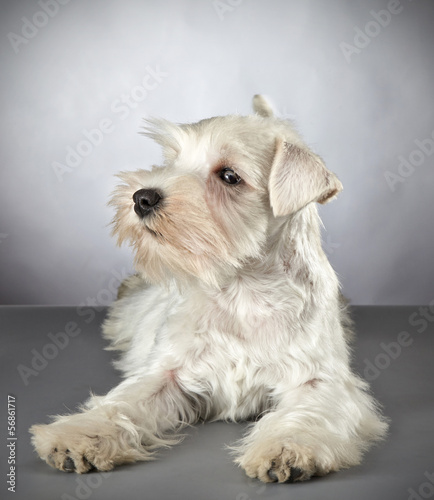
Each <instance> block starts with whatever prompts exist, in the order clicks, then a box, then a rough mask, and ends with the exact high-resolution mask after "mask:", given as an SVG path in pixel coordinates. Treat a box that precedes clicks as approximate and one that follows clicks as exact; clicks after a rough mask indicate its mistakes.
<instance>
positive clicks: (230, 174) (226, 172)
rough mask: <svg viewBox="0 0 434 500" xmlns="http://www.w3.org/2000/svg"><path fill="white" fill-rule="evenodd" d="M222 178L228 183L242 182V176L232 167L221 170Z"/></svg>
mask: <svg viewBox="0 0 434 500" xmlns="http://www.w3.org/2000/svg"><path fill="white" fill-rule="evenodd" d="M220 179H221V180H222V181H224V182H226V184H238V183H239V182H241V177H240V176H239V175H238V174H236V173H235V172H234V171H233V170H232V169H231V168H224V169H223V170H220Z"/></svg>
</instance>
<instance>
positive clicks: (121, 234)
mask: <svg viewBox="0 0 434 500" xmlns="http://www.w3.org/2000/svg"><path fill="white" fill-rule="evenodd" d="M253 107H254V111H255V114H254V115H251V116H223V117H214V118H210V119H206V120H202V121H200V122H198V123H193V124H188V125H175V124H173V123H171V122H168V121H165V120H148V121H147V126H146V128H145V135H147V136H148V137H151V138H153V139H154V140H155V141H157V142H158V143H159V144H160V145H161V146H162V148H163V154H164V158H165V162H164V164H163V166H158V167H157V166H154V167H153V168H152V170H150V171H149V170H139V171H136V172H124V173H121V174H120V175H119V177H120V178H121V180H122V181H123V184H122V185H120V186H119V187H118V188H117V189H116V191H115V192H114V194H113V198H112V200H111V204H112V205H114V206H115V207H116V216H115V219H114V231H113V232H114V233H116V234H117V236H118V242H119V243H122V242H123V241H125V240H127V241H129V242H130V243H131V244H132V245H133V246H134V247H135V252H136V257H135V264H136V269H137V271H138V272H139V273H141V274H142V275H143V277H144V278H145V279H147V280H148V281H150V282H152V283H155V282H161V281H167V280H171V279H173V278H175V279H179V280H180V281H181V282H185V281H186V280H189V279H200V280H202V281H204V282H206V283H208V284H213V285H219V284H221V283H222V282H224V281H225V278H227V277H228V276H233V275H234V273H236V270H237V269H239V268H240V267H242V266H244V265H245V264H246V262H249V260H251V259H257V258H259V257H260V258H264V256H265V255H266V254H267V252H268V251H269V249H268V248H267V236H268V235H269V229H270V227H271V226H273V224H275V222H276V220H281V219H282V218H287V217H290V216H291V215H292V214H294V213H295V212H298V211H299V210H302V209H303V208H304V207H305V206H307V205H308V204H310V203H312V202H315V201H316V202H319V203H325V202H327V201H329V200H330V199H331V198H333V197H334V196H335V195H336V194H337V193H338V192H339V191H340V190H341V189H342V185H341V183H340V182H339V180H338V179H337V178H336V176H335V175H334V174H333V173H332V172H330V171H329V170H327V169H326V168H325V166H324V164H323V162H322V160H321V159H320V158H319V157H318V156H316V155H315V154H314V153H312V152H311V151H310V150H309V149H308V148H307V146H306V145H305V144H304V143H303V142H302V140H301V139H300V137H299V136H298V135H297V133H296V132H295V131H294V130H293V129H292V128H291V126H290V125H289V124H288V123H287V122H284V121H282V120H279V119H276V118H274V117H273V114H272V111H271V108H270V107H269V105H268V103H267V102H266V101H265V99H264V98H263V97H261V96H255V97H254V101H253Z"/></svg>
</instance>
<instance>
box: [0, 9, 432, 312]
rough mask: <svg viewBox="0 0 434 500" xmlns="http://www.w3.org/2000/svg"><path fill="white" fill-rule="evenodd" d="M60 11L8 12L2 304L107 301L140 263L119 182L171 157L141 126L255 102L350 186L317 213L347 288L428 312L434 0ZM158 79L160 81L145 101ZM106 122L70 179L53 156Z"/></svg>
mask: <svg viewBox="0 0 434 500" xmlns="http://www.w3.org/2000/svg"><path fill="white" fill-rule="evenodd" d="M52 2H54V3H52V4H51V11H50V15H51V16H52V17H49V16H48V14H46V15H45V17H44V14H41V12H43V9H42V5H43V4H45V3H48V0H42V3H38V2H34V1H16V2H3V4H2V12H1V21H0V25H1V38H0V46H1V69H2V78H1V83H0V89H1V99H2V102H1V109H2V114H1V118H0V120H1V123H0V131H1V134H0V138H1V172H0V186H1V196H0V217H1V219H0V273H1V280H0V303H3V304H70V305H82V307H84V306H87V305H93V306H97V307H98V306H99V305H101V304H107V303H109V302H110V301H111V300H112V299H113V296H114V290H115V288H116V285H117V284H118V283H119V281H120V279H121V277H122V275H125V274H126V273H127V272H129V271H130V270H131V263H132V256H131V252H130V250H129V249H128V248H122V249H118V248H116V246H115V242H114V240H113V239H112V238H111V237H110V228H109V222H110V219H111V217H112V215H113V214H112V211H111V209H109V208H108V207H107V206H106V202H107V200H108V197H109V194H110V192H111V191H112V189H113V187H114V186H115V183H116V180H115V178H114V174H115V173H116V172H118V171H120V170H128V169H136V168H143V167H148V166H149V165H151V164H152V163H158V162H159V161H160V151H159V148H158V146H156V145H155V144H153V143H152V142H151V141H150V140H148V139H145V138H143V137H141V136H140V135H139V134H138V131H139V129H140V126H141V119H142V117H146V116H150V115H151V116H155V115H156V116H163V117H165V118H168V119H171V120H174V121H179V122H189V121H196V120H198V119H201V118H204V117H208V116H212V115H216V114H227V113H232V112H240V113H248V112H249V111H250V101H251V97H252V95H253V94H254V93H258V92H259V93H264V94H267V95H269V96H270V97H271V98H272V100H273V102H274V105H275V108H276V110H277V112H278V114H280V115H281V116H286V117H289V118H293V119H295V121H296V123H297V124H298V127H299V129H300V131H301V132H302V134H303V135H304V136H305V138H306V140H307V141H308V143H309V144H310V145H311V146H312V147H313V148H314V150H315V151H316V152H317V153H319V154H320V155H322V156H323V157H324V158H325V160H326V163H327V164H328V166H329V168H330V169H331V170H333V171H335V172H336V173H337V174H338V176H339V177H340V179H341V180H342V182H343V184H344V192H343V193H342V194H341V195H340V197H339V198H338V200H336V201H335V202H334V203H332V204H330V205H327V206H326V207H321V215H322V218H323V220H324V223H325V227H326V231H324V241H325V246H326V250H327V253H328V255H329V257H330V260H331V262H332V264H333V266H334V267H335V269H336V270H337V272H338V274H339V276H340V279H341V281H342V284H343V287H344V292H345V294H346V295H347V296H348V297H349V298H350V299H351V300H352V302H353V303H354V304H426V303H429V302H431V301H432V299H433V298H434V297H433V294H434V292H433V289H432V282H433V279H434V268H433V266H432V256H433V247H434V231H433V208H434V196H433V194H432V193H433V187H434V186H433V183H434V181H433V175H432V169H433V161H434V154H433V153H432V151H430V150H429V148H428V149H427V150H426V151H427V152H426V153H424V152H421V147H420V146H418V144H417V143H416V142H415V141H423V140H424V139H427V138H431V139H430V141H432V140H433V139H432V135H433V132H434V99H433V97H434V95H433V94H434V58H433V49H434V44H433V42H434V30H433V29H432V23H433V20H434V2H432V1H423V0H418V1H411V0H401V1H400V2H398V0H396V1H395V2H392V3H390V2H386V1H365V0H364V1H351V2H345V1H343V0H329V1H327V2H324V1H320V0H312V1H283V0H271V1H270V0H269V1H267V2H265V1H259V0H244V1H240V0H222V1H221V2H213V1H212V0H209V1H195V0H182V1H180V0H177V1H175V0H172V1H169V0H165V1H159V2H156V1H155V2H150V1H143V0H124V1H122V2H121V1H115V0H93V1H92V2H90V1H84V0H71V1H69V2H68V1H67V0H62V3H63V4H64V5H60V3H58V2H57V1H54V0H52ZM53 5H54V6H53ZM56 6H57V7H56ZM388 7H389V9H391V10H393V9H395V10H396V9H397V10H399V11H400V12H399V13H394V14H389V15H387V14H385V13H384V12H382V13H381V12H380V11H381V10H384V9H387V8H388ZM46 8H48V7H46ZM56 8H57V12H56ZM38 13H39V14H38ZM378 16H379V19H381V20H382V21H381V22H382V23H383V24H387V25H385V26H381V25H380V24H379V21H378V20H377V21H375V17H378ZM29 24H33V26H34V25H35V24H39V25H40V27H39V28H38V27H36V28H35V27H33V28H32V27H30V26H29ZM23 30H24V34H25V36H27V37H28V40H27V39H25V40H26V43H24V42H23V43H21V42H22V39H21V42H17V40H18V38H16V36H21V37H22V36H23ZM359 30H362V31H367V32H368V33H370V35H369V36H368V38H366V36H365V37H364V39H362V35H360V31H359ZM11 33H14V34H15V35H11ZM14 36H15V42H14V43H12V42H11V38H13V37H14ZM355 37H356V39H355ZM356 43H357V44H358V45H359V47H362V46H363V45H365V46H364V47H362V48H356V50H357V53H356V52H354V53H352V54H351V55H347V56H345V54H344V51H343V49H342V47H343V46H342V44H350V45H353V46H355V44H356ZM14 44H15V48H14ZM346 47H347V49H348V45H347V46H346ZM149 67H151V68H153V69H154V70H156V69H158V68H159V71H160V72H162V73H164V76H162V77H161V78H160V81H159V82H156V83H157V84H156V85H155V88H153V89H152V90H149V91H148V92H147V94H146V95H145V93H144V92H143V88H142V89H140V88H139V87H140V85H141V84H142V82H143V78H144V77H145V76H146V75H147V74H148V73H149V69H147V68H149ZM122 96H124V98H125V97H127V98H129V99H130V103H131V104H132V106H133V107H132V108H125V107H124V108H121V107H120V100H121V99H122ZM134 96H135V98H134ZM131 99H132V100H131ZM101 120H110V122H111V128H110V130H111V132H109V133H105V134H104V135H103V139H102V141H101V144H99V145H97V146H95V147H93V148H92V149H91V151H90V154H88V156H86V157H85V158H83V159H82V162H81V163H80V165H78V166H76V167H74V168H72V169H71V171H70V172H67V173H64V175H62V176H60V177H59V176H58V175H56V173H55V171H54V169H53V162H59V163H65V158H66V154H67V150H68V148H73V149H75V148H76V147H77V145H78V144H79V143H80V141H82V140H83V139H84V135H83V130H84V129H85V130H87V131H90V130H92V129H95V128H97V127H98V126H99V125H100V122H101ZM419 144H420V143H419ZM425 144H426V143H425ZM425 147H426V146H425ZM401 158H404V159H405V160H407V161H408V160H412V161H413V162H414V163H417V166H415V167H414V168H411V169H408V168H407V170H403V168H402V167H400V163H401V162H402V160H401ZM399 169H401V172H400V170H399ZM387 172H389V175H390V174H393V175H395V176H396V175H399V176H400V177H399V179H400V180H399V182H396V183H394V184H393V185H392V184H391V183H390V182H389V184H388V182H387V181H386V178H385V174H386V173H387ZM395 180H396V178H395Z"/></svg>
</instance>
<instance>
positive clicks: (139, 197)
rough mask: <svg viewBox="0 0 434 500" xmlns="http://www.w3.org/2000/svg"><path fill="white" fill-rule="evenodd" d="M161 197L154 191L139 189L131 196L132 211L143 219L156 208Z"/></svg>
mask: <svg viewBox="0 0 434 500" xmlns="http://www.w3.org/2000/svg"><path fill="white" fill-rule="evenodd" d="M161 199H162V195H161V194H160V193H159V192H158V191H156V190H155V189H139V190H138V191H136V192H135V193H134V194H133V200H134V211H135V212H136V214H137V215H138V216H139V217H145V216H146V215H148V214H149V213H150V212H152V210H153V209H155V208H157V207H158V204H159V202H160V201H161Z"/></svg>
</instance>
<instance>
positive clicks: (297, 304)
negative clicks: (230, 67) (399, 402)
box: [31, 96, 387, 482]
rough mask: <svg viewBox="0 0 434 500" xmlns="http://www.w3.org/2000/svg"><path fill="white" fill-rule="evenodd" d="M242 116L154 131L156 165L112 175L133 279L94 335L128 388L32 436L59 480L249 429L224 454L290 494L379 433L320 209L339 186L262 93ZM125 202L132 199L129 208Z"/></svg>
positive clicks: (357, 454)
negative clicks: (203, 432)
mask: <svg viewBox="0 0 434 500" xmlns="http://www.w3.org/2000/svg"><path fill="white" fill-rule="evenodd" d="M254 110H255V111H256V113H255V114H254V115H251V116H224V117H215V118H210V119H208V120H203V121H200V122H198V123H194V124H189V125H175V124H172V123H170V122H167V121H164V120H152V121H150V122H148V127H147V128H146V130H145V133H146V135H148V136H150V137H152V138H153V139H155V140H156V141H157V142H158V143H159V144H161V145H162V147H163V152H164V156H165V164H164V166H162V167H154V168H153V169H152V171H147V170H140V171H137V172H128V173H122V174H121V175H120V178H121V179H122V181H123V184H122V185H120V186H119V187H118V189H117V190H116V192H115V193H114V196H113V199H112V202H111V203H112V204H113V206H114V207H115V208H116V217H115V219H114V232H115V233H116V234H117V235H118V238H119V243H122V242H123V241H129V242H130V243H131V244H132V245H133V246H134V248H135V250H136V262H135V263H136V269H137V275H134V276H132V277H130V278H128V279H127V280H126V281H125V282H124V283H123V284H122V285H121V287H120V290H119V297H118V300H117V301H116V302H115V303H114V304H113V305H112V307H111V309H110V311H109V314H108V318H107V320H106V321H105V323H104V326H103V330H104V335H105V337H106V338H107V339H108V340H110V342H111V348H112V349H116V350H119V351H121V356H120V359H119V360H118V361H117V363H116V365H117V367H118V368H119V369H120V370H122V371H123V373H124V375H125V380H124V381H123V382H122V383H121V384H120V385H119V386H118V387H115V388H114V389H113V390H111V391H110V392H109V393H108V394H107V395H105V396H102V397H95V396H94V397H91V398H90V400H89V401H88V402H87V403H86V405H85V406H84V407H83V409H82V411H81V412H80V413H78V414H75V415H69V416H61V417H58V418H57V419H56V421H55V422H53V423H51V424H50V425H37V426H33V427H32V429H31V432H32V433H33V444H34V446H35V448H36V450H37V452H38V453H39V455H40V456H41V458H43V459H44V460H46V461H47V462H48V463H49V464H50V465H52V466H53V467H57V468H59V469H61V470H67V471H71V470H75V471H76V472H79V473H82V472H87V471H88V470H90V469H91V468H97V469H99V470H102V471H106V470H110V469H112V468H113V467H114V466H116V465H119V464H122V463H126V462H132V461H135V460H148V459H151V458H153V456H154V451H155V450H156V449H157V448H158V447H161V446H168V445H171V444H174V443H175V442H177V441H178V440H179V439H180V434H179V431H180V429H182V427H184V426H186V425H189V424H194V423H195V422H197V421H199V420H217V419H224V420H234V421H239V420H245V419H256V421H255V423H253V424H252V425H251V427H250V429H249V431H248V433H247V434H246V436H245V437H244V438H243V440H242V441H241V442H239V443H237V444H235V445H234V446H233V452H234V454H235V460H236V462H237V463H238V464H239V465H240V466H241V467H242V468H243V469H244V470H245V471H246V473H247V474H248V475H249V476H250V477H257V478H259V479H260V480H262V481H266V482H270V481H279V482H292V481H301V480H305V479H308V478H310V477H311V476H312V475H323V474H326V473H328V472H329V471H336V470H338V469H341V468H344V467H349V466H351V465H355V464H358V463H359V462H360V460H361V457H362V454H363V452H365V451H366V450H367V449H368V447H369V446H370V444H371V443H372V442H374V441H376V440H379V439H381V438H382V437H383V436H384V435H385V433H386V430H387V423H386V419H385V418H384V417H382V416H381V414H380V412H379V410H378V407H377V404H376V402H375V400H374V399H373V398H372V397H371V396H370V394H369V392H368V386H367V384H366V383H365V382H364V381H362V380H361V379H360V378H359V377H358V376H356V375H355V374H354V373H353V372H352V371H351V368H350V353H349V347H348V341H349V334H350V321H349V319H348V317H347V313H346V309H345V306H344V304H343V301H342V300H341V296H340V292H339V284H338V280H337V278H336V275H335V273H334V271H333V269H332V268H331V266H330V264H329V262H328V260H327V258H326V256H325V254H324V252H323V250H322V248H321V240H320V229H319V227H320V220H319V217H318V214H317V209H316V205H315V202H319V203H325V202H327V201H329V200H330V199H332V198H333V197H334V196H335V195H336V194H337V193H338V192H339V191H340V190H341V189H342V185H341V183H340V182H339V180H338V179H337V177H336V176H335V175H334V174H333V173H332V172H330V171H329V170H327V169H326V167H325V166H324V164H323V162H322V160H321V159H320V158H319V157H318V156H317V155H315V154H314V153H312V152H311V151H310V150H309V148H308V147H307V146H306V144H305V143H304V142H303V141H302V139H301V138H300V137H299V135H298V134H297V133H296V132H295V130H294V129H293V127H292V126H291V125H290V124H289V123H288V122H286V121H283V120H279V119H277V118H275V117H273V115H272V111H271V108H270V106H269V105H268V103H267V102H266V101H265V99H264V98H263V97H261V96H255V97H254ZM133 196H134V199H133Z"/></svg>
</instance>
